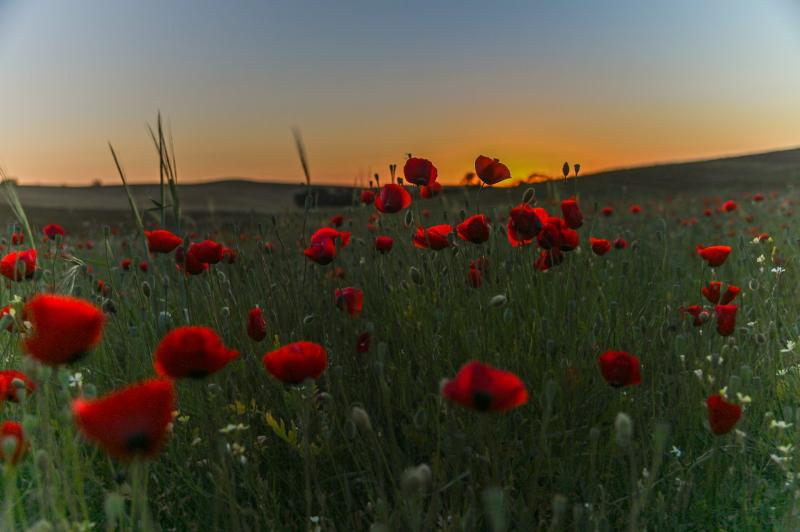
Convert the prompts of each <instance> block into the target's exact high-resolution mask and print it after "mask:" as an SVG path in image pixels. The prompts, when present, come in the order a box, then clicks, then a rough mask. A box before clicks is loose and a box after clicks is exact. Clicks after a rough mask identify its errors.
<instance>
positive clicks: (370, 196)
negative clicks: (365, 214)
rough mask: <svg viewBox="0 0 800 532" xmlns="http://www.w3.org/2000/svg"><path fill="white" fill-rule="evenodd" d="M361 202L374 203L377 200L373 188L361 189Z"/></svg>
mask: <svg viewBox="0 0 800 532" xmlns="http://www.w3.org/2000/svg"><path fill="white" fill-rule="evenodd" d="M360 199H361V203H363V204H364V205H372V203H373V202H374V201H375V192H373V191H372V190H362V191H361V198H360Z"/></svg>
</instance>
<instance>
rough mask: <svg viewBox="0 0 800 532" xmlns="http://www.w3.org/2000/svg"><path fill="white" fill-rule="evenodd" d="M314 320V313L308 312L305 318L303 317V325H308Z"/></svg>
mask: <svg viewBox="0 0 800 532" xmlns="http://www.w3.org/2000/svg"><path fill="white" fill-rule="evenodd" d="M313 322H314V315H313V314H308V315H307V316H306V317H305V318H303V325H309V324H311V323H313Z"/></svg>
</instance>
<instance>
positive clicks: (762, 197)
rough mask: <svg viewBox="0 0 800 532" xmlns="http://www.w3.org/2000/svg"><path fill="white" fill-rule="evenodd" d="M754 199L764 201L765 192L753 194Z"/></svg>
mask: <svg viewBox="0 0 800 532" xmlns="http://www.w3.org/2000/svg"><path fill="white" fill-rule="evenodd" d="M753 201H764V194H761V193H760V192H759V193H757V194H755V195H754V196H753Z"/></svg>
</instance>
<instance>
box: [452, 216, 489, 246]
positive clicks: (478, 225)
mask: <svg viewBox="0 0 800 532" xmlns="http://www.w3.org/2000/svg"><path fill="white" fill-rule="evenodd" d="M456 232H457V233H458V236H459V238H461V240H466V241H467V242H472V243H473V244H481V243H483V242H486V241H487V240H489V219H488V218H487V217H486V216H484V215H483V214H476V215H474V216H470V217H469V218H467V219H466V220H464V221H463V222H461V223H460V224H458V225H457V226H456Z"/></svg>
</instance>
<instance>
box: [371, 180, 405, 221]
mask: <svg viewBox="0 0 800 532" xmlns="http://www.w3.org/2000/svg"><path fill="white" fill-rule="evenodd" d="M410 206H411V194H409V193H408V191H407V190H406V189H405V188H403V187H402V186H400V185H395V184H394V183H390V184H388V185H383V188H382V189H381V193H380V194H379V195H378V197H377V198H375V208H376V209H378V210H379V211H381V212H385V213H387V214H392V213H395V212H400V211H401V210H403V209H407V208H409V207H410Z"/></svg>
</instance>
